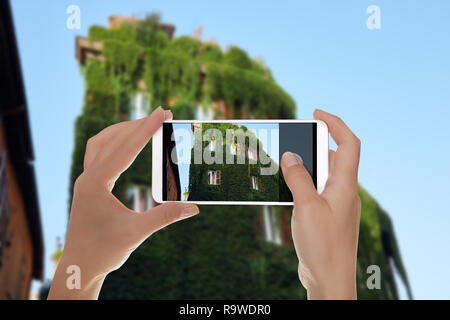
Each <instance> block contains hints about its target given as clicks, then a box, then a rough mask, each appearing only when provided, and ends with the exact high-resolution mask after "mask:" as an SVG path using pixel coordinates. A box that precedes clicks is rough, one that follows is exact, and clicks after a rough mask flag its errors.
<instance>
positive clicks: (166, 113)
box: [164, 110, 173, 121]
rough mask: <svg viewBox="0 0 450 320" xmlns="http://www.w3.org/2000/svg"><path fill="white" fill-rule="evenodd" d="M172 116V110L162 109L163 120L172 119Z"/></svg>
mask: <svg viewBox="0 0 450 320" xmlns="http://www.w3.org/2000/svg"><path fill="white" fill-rule="evenodd" d="M172 118H173V114H172V111H170V110H166V111H164V121H165V120H172Z"/></svg>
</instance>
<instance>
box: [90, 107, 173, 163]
mask: <svg viewBox="0 0 450 320" xmlns="http://www.w3.org/2000/svg"><path fill="white" fill-rule="evenodd" d="M172 117H173V115H172V112H171V111H169V110H167V111H164V119H165V120H171V119H172ZM145 119H146V118H143V119H139V120H135V121H138V122H136V124H135V125H133V126H128V127H126V128H124V129H123V130H121V131H120V132H119V133H118V134H116V135H115V136H114V137H113V138H111V139H110V141H108V143H107V144H106V145H105V146H104V148H103V150H102V151H101V152H100V154H99V159H98V160H99V161H103V160H104V159H106V158H109V157H111V155H112V154H114V153H115V152H116V150H117V148H118V147H119V146H120V145H121V144H122V143H123V142H124V141H125V140H127V139H128V138H129V137H130V135H131V134H132V133H133V132H134V131H135V130H136V128H137V127H138V125H139V124H142V122H143V121H145Z"/></svg>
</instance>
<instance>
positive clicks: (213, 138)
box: [209, 136, 216, 151]
mask: <svg viewBox="0 0 450 320" xmlns="http://www.w3.org/2000/svg"><path fill="white" fill-rule="evenodd" d="M214 150H216V139H215V137H214V136H213V137H212V138H211V142H210V143H209V151H214Z"/></svg>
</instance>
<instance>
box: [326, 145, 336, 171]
mask: <svg viewBox="0 0 450 320" xmlns="http://www.w3.org/2000/svg"><path fill="white" fill-rule="evenodd" d="M335 156H336V152H334V150H331V149H330V150H328V175H329V176H330V175H331V173H332V172H333V168H334V157H335Z"/></svg>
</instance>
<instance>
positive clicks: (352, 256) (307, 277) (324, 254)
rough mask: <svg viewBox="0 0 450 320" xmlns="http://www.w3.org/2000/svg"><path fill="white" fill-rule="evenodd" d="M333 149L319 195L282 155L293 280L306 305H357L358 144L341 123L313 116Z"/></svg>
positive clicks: (297, 164)
mask: <svg viewBox="0 0 450 320" xmlns="http://www.w3.org/2000/svg"><path fill="white" fill-rule="evenodd" d="M314 118H315V119H317V120H322V121H324V122H325V123H326V124H327V125H328V128H329V131H330V134H331V136H332V137H333V139H334V140H335V141H336V143H337V145H338V149H337V151H336V152H334V151H332V150H330V151H329V175H328V180H327V184H326V186H325V189H324V191H323V192H322V194H321V195H319V194H318V193H317V190H316V189H315V187H314V184H313V181H312V179H311V176H310V175H309V173H308V171H307V170H306V169H305V168H304V166H303V165H302V163H301V162H300V161H299V160H298V159H297V157H296V156H295V155H294V154H292V153H290V152H286V153H285V154H284V155H283V158H282V160H281V168H282V170H283V175H284V178H285V180H286V183H287V185H288V187H289V189H290V190H291V192H292V194H293V197H294V209H293V214H292V220H291V229H292V237H293V240H294V246H295V250H296V253H297V256H298V259H299V266H298V274H299V278H300V281H301V282H302V284H303V286H304V287H305V288H306V290H307V292H308V299H356V256H357V248H358V234H359V218H360V212H361V201H360V198H359V195H358V164H359V156H360V146H361V143H360V141H359V139H358V138H357V137H356V136H355V135H354V134H353V133H352V131H351V130H350V129H349V128H348V127H347V126H346V125H345V123H344V122H343V121H342V120H341V119H339V118H338V117H336V116H334V115H331V114H329V113H327V112H324V111H321V110H316V111H315V112H314Z"/></svg>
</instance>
